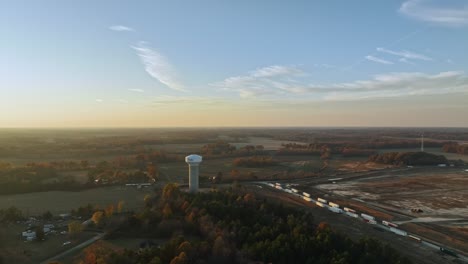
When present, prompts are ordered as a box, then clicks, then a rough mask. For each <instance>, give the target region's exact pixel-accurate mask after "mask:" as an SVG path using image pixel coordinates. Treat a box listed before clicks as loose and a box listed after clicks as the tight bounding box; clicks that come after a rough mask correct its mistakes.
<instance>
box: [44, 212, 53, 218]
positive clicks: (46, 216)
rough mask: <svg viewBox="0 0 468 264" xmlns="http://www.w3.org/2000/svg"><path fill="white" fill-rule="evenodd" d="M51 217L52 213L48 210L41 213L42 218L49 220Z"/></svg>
mask: <svg viewBox="0 0 468 264" xmlns="http://www.w3.org/2000/svg"><path fill="white" fill-rule="evenodd" d="M52 217H54V216H53V215H52V213H51V212H50V211H47V212H45V213H44V214H42V218H44V220H51V219H52Z"/></svg>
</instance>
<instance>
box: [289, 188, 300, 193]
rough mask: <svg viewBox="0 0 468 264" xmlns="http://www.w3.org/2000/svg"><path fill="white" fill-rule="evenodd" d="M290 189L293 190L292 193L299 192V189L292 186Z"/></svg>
mask: <svg viewBox="0 0 468 264" xmlns="http://www.w3.org/2000/svg"><path fill="white" fill-rule="evenodd" d="M291 191H293V192H294V193H298V192H299V190H297V189H294V188H291Z"/></svg>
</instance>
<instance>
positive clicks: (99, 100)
mask: <svg viewBox="0 0 468 264" xmlns="http://www.w3.org/2000/svg"><path fill="white" fill-rule="evenodd" d="M102 102H104V100H102V99H96V103H102Z"/></svg>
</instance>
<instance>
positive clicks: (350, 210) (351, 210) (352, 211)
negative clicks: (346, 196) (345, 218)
mask: <svg viewBox="0 0 468 264" xmlns="http://www.w3.org/2000/svg"><path fill="white" fill-rule="evenodd" d="M343 210H345V212H350V213H356V211H355V210H353V209H351V208H348V207H345V208H343Z"/></svg>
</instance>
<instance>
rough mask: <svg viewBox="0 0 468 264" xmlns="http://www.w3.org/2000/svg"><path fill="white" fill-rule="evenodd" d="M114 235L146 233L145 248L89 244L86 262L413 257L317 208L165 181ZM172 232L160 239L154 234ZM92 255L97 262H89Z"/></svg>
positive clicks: (335, 260) (361, 260) (371, 260)
mask: <svg viewBox="0 0 468 264" xmlns="http://www.w3.org/2000/svg"><path fill="white" fill-rule="evenodd" d="M145 204H146V207H145V209H144V210H143V211H142V212H140V213H138V214H135V215H133V216H130V217H129V218H128V221H127V222H126V224H125V225H123V226H122V227H121V228H120V230H119V231H118V232H116V233H113V234H111V237H112V236H117V237H118V236H125V234H128V235H133V236H141V235H142V234H144V235H146V237H147V238H148V241H147V242H146V243H142V245H140V246H141V248H140V249H139V250H130V249H125V250H123V251H115V250H113V249H112V248H110V247H106V246H105V245H102V244H101V246H99V244H97V245H95V246H92V247H89V248H87V249H86V250H85V251H84V253H83V255H82V257H81V258H82V259H81V260H79V261H82V262H81V263H103V264H104V263H119V264H137V263H153V264H154V263H171V264H178V263H250V262H253V261H255V262H262V263H401V264H406V263H410V261H409V260H408V259H407V258H404V257H402V256H400V255H399V254H398V252H396V251H395V250H394V249H393V248H391V247H390V246H389V245H387V244H382V243H380V242H379V241H377V240H374V239H370V238H364V239H361V240H359V241H357V242H353V241H352V240H351V239H350V238H348V237H347V236H346V235H343V234H341V233H337V232H334V231H333V230H331V229H330V228H329V226H328V225H327V224H326V223H321V224H319V225H318V226H317V225H315V224H314V222H313V221H314V218H313V215H312V214H310V213H305V212H304V211H301V210H297V209H293V208H286V207H284V206H282V205H280V204H275V203H270V202H267V201H265V200H263V199H257V198H256V197H255V195H254V194H252V193H246V192H243V191H241V190H239V189H229V190H226V191H212V192H208V193H198V194H196V195H189V194H187V193H182V192H181V191H180V190H179V189H178V187H177V186H175V185H172V184H171V185H167V186H166V187H165V188H164V190H163V192H162V194H157V195H155V196H154V197H151V198H148V199H146V200H145ZM165 237H167V238H170V237H172V238H171V239H170V240H169V242H167V243H164V244H162V245H156V244H155V243H154V242H152V241H151V239H157V238H165ZM87 261H91V262H87Z"/></svg>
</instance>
